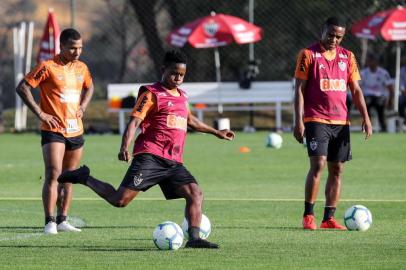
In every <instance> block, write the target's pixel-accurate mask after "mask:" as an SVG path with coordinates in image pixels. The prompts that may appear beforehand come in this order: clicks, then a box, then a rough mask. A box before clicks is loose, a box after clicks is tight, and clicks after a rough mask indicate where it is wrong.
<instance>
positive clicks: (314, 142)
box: [309, 138, 317, 151]
mask: <svg viewBox="0 0 406 270" xmlns="http://www.w3.org/2000/svg"><path fill="white" fill-rule="evenodd" d="M309 145H310V149H312V151H314V150H316V149H317V142H316V141H315V140H314V138H313V139H312V140H311V142H310V144H309Z"/></svg>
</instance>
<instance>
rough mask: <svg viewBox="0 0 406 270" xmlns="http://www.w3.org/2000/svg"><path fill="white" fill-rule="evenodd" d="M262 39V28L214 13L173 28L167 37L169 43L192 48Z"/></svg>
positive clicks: (212, 46)
mask: <svg viewBox="0 0 406 270" xmlns="http://www.w3.org/2000/svg"><path fill="white" fill-rule="evenodd" d="M261 39H262V29H261V28H260V27H258V26H255V25H253V24H252V23H249V22H247V21H245V20H243V19H240V18H238V17H234V16H230V15H225V14H216V13H214V12H212V14H211V15H210V16H206V17H203V18H200V19H197V20H195V21H193V22H190V23H186V24H185V25H183V26H181V27H179V28H177V29H175V30H173V31H172V32H171V33H170V34H169V35H168V38H167V41H168V43H169V44H171V45H174V46H177V47H183V46H184V45H185V44H186V43H189V44H190V45H191V46H192V47H194V48H214V47H220V46H225V45H228V44H231V43H233V42H236V43H238V44H244V43H252V42H256V41H259V40H261Z"/></svg>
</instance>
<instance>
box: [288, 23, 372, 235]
mask: <svg viewBox="0 0 406 270" xmlns="http://www.w3.org/2000/svg"><path fill="white" fill-rule="evenodd" d="M344 35H345V24H344V23H343V22H341V21H340V20H339V19H338V18H336V17H330V18H328V19H327V20H326V22H325V23H324V25H323V27H322V32H321V38H320V40H319V42H316V43H315V44H313V45H311V46H310V47H308V48H306V49H303V50H302V51H301V52H300V53H299V56H298V58H297V64H296V70H295V79H296V85H295V117H296V118H295V119H296V120H295V121H296V122H295V127H294V134H293V135H294V137H295V138H296V140H297V141H298V142H299V143H303V139H304V137H305V138H306V145H307V151H308V155H309V159H310V169H309V172H308V173H307V177H306V185H305V211H304V215H303V228H304V229H310V230H315V229H317V225H316V222H315V217H314V212H313V207H314V203H315V201H316V198H317V193H318V189H319V184H320V177H321V175H322V172H323V169H324V168H325V166H326V164H327V167H328V177H327V183H326V188H325V196H326V203H325V208H324V217H323V221H322V223H321V226H320V227H321V228H324V229H340V230H345V229H346V228H345V227H344V226H342V225H341V224H339V223H338V222H337V221H336V220H335V219H334V212H335V210H336V207H337V204H338V201H339V198H340V191H341V175H342V172H343V168H344V163H345V162H346V161H348V160H350V159H351V147H350V128H349V125H350V122H349V112H348V109H347V106H346V96H347V89H348V88H349V90H350V91H351V95H352V99H353V102H354V104H355V105H356V107H357V108H358V110H359V112H360V113H361V117H362V119H363V120H362V130H363V132H364V133H365V138H366V139H367V138H368V137H370V136H371V135H372V126H371V121H370V119H369V117H368V112H367V108H366V105H365V100H364V96H363V95H362V90H361V88H360V86H359V84H358V81H359V80H360V79H361V78H360V74H359V71H358V68H357V63H356V60H355V57H354V54H353V53H352V52H350V51H348V50H346V49H344V48H342V47H340V46H339V45H340V43H341V41H342V40H343V38H344Z"/></svg>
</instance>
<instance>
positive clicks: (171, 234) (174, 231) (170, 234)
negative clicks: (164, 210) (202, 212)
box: [152, 221, 183, 250]
mask: <svg viewBox="0 0 406 270" xmlns="http://www.w3.org/2000/svg"><path fill="white" fill-rule="evenodd" d="M152 239H153V240H154V244H155V246H156V247H157V248H159V249H166V250H177V249H179V248H180V247H181V246H182V243H183V232H182V229H181V228H180V227H179V225H178V224H176V223H175V222H172V221H165V222H162V223H161V224H158V225H157V226H156V228H155V230H154V233H153V234H152Z"/></svg>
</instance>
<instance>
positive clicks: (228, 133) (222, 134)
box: [216, 129, 235, 141]
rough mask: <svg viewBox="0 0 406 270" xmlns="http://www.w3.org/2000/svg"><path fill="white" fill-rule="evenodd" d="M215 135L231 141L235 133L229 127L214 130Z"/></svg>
mask: <svg viewBox="0 0 406 270" xmlns="http://www.w3.org/2000/svg"><path fill="white" fill-rule="evenodd" d="M216 136H217V138H219V139H223V140H227V141H232V140H234V137H235V133H234V131H232V130H229V129H222V130H219V131H218V132H216Z"/></svg>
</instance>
